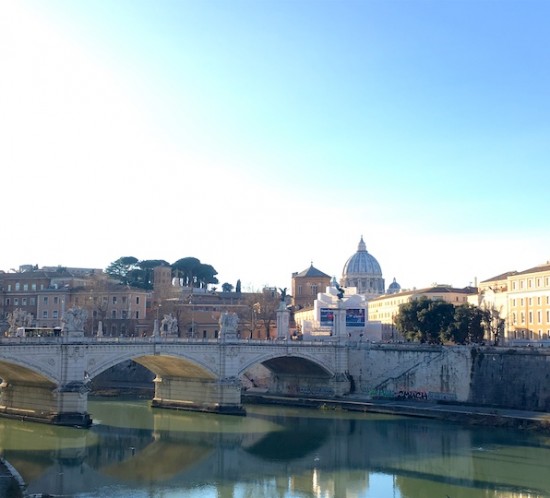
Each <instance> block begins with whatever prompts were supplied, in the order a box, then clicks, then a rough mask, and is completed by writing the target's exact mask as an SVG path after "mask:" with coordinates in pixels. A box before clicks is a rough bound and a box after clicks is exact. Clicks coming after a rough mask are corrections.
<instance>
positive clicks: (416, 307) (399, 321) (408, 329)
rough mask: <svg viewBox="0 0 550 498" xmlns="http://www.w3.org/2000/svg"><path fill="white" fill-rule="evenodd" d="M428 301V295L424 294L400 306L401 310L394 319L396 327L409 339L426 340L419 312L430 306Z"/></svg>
mask: <svg viewBox="0 0 550 498" xmlns="http://www.w3.org/2000/svg"><path fill="white" fill-rule="evenodd" d="M428 301H429V300H428V298H427V297H425V296H422V297H421V298H420V299H413V300H412V301H409V302H408V303H403V304H401V305H400V306H399V311H398V313H397V315H396V316H395V320H394V323H395V328H396V329H397V330H398V331H399V332H400V333H401V335H403V337H405V338H406V339H407V340H413V341H415V340H416V341H420V342H424V341H423V340H422V334H421V325H420V322H419V320H418V312H419V311H420V310H422V309H424V308H425V307H427V306H428Z"/></svg>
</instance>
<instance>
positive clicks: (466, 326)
mask: <svg viewBox="0 0 550 498" xmlns="http://www.w3.org/2000/svg"><path fill="white" fill-rule="evenodd" d="M483 320H484V312H483V310H481V309H480V308H478V307H477V306H472V305H471V304H463V305H460V306H457V307H456V308H455V312H454V317H453V321H452V323H451V324H450V326H449V327H448V329H447V331H446V333H445V335H444V338H445V339H446V340H450V341H453V342H454V343H456V344H472V343H477V342H481V341H482V340H483V335H484V333H485V329H484V326H483Z"/></svg>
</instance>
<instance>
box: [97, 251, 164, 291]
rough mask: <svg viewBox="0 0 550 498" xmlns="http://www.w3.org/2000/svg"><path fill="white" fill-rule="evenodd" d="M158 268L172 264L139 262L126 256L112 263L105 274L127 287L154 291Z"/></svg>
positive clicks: (152, 261) (146, 260)
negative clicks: (154, 278)
mask: <svg viewBox="0 0 550 498" xmlns="http://www.w3.org/2000/svg"><path fill="white" fill-rule="evenodd" d="M157 266H170V264H169V263H168V262H166V261H164V260H163V259H145V260H142V261H138V259H137V258H135V257H133V256H125V257H122V258H119V259H117V260H116V261H114V262H113V263H111V264H110V265H109V266H108V267H107V269H106V270H105V272H106V273H107V274H108V275H109V276H110V277H112V278H115V279H117V280H118V281H120V282H121V283H123V284H125V285H130V286H132V287H138V288H140V289H146V290H152V289H153V275H154V271H153V270H154V269H155V268H156V267H157Z"/></svg>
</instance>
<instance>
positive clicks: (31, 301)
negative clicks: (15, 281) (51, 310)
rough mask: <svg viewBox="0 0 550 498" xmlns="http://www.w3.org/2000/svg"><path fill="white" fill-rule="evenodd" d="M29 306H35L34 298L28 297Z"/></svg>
mask: <svg viewBox="0 0 550 498" xmlns="http://www.w3.org/2000/svg"><path fill="white" fill-rule="evenodd" d="M29 304H30V305H31V306H34V305H35V304H36V298H34V297H29Z"/></svg>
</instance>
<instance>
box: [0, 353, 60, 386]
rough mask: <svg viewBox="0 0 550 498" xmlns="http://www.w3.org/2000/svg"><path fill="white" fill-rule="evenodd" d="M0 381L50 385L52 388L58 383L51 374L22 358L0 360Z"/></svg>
mask: <svg viewBox="0 0 550 498" xmlns="http://www.w3.org/2000/svg"><path fill="white" fill-rule="evenodd" d="M0 379H2V380H3V381H4V382H17V383H28V384H42V385H51V387H52V388H53V387H55V386H57V384H58V382H59V381H58V379H56V378H55V376H53V375H52V373H51V372H47V371H45V370H44V369H42V368H40V366H39V365H36V364H31V363H28V362H26V361H25V359H24V358H21V359H18V360H17V361H15V360H0Z"/></svg>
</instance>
